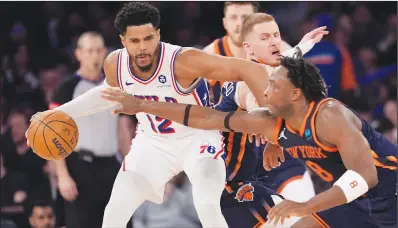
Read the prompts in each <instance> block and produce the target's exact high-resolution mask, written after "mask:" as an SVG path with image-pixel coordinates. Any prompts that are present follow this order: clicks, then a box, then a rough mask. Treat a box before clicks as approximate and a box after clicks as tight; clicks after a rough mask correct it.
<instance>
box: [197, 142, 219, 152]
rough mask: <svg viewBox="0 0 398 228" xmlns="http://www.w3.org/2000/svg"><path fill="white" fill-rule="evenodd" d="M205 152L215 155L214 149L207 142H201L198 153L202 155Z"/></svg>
mask: <svg viewBox="0 0 398 228" xmlns="http://www.w3.org/2000/svg"><path fill="white" fill-rule="evenodd" d="M205 151H206V152H207V153H210V154H214V153H216V148H215V147H214V146H212V145H210V144H209V142H202V145H200V153H201V154H203V153H204V152H205Z"/></svg>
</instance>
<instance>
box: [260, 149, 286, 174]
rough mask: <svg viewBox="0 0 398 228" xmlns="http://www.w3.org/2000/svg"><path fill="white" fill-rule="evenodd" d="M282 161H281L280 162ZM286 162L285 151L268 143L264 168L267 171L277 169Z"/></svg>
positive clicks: (264, 154)
mask: <svg viewBox="0 0 398 228" xmlns="http://www.w3.org/2000/svg"><path fill="white" fill-rule="evenodd" d="M279 160H280V161H279ZM284 161H285V155H284V154H283V149H282V148H281V147H280V146H278V145H275V144H272V143H268V144H267V145H266V146H265V148H264V151H263V167H264V169H265V170H267V171H271V169H274V168H277V167H279V166H280V165H281V162H284Z"/></svg>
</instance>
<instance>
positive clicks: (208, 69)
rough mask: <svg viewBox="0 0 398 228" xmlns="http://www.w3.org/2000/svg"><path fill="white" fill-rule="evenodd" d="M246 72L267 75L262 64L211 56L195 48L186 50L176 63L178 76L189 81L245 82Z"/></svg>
mask: <svg viewBox="0 0 398 228" xmlns="http://www.w3.org/2000/svg"><path fill="white" fill-rule="evenodd" d="M246 69H247V70H246ZM256 70H257V71H256ZM246 71H253V72H256V73H259V72H261V73H262V74H264V73H266V71H265V69H264V67H262V66H261V65H260V64H257V63H254V62H251V61H248V60H244V59H239V58H235V57H225V56H220V55H216V54H210V53H206V52H204V51H201V50H198V49H194V48H185V49H184V50H183V51H182V52H181V53H180V54H179V55H178V56H177V61H176V74H177V75H180V77H189V79H196V78H197V77H200V76H202V77H203V78H206V79H214V80H217V81H230V82H231V81H243V78H242V75H244V74H245V73H247V72H246ZM179 72H181V73H179ZM187 79H188V78H187Z"/></svg>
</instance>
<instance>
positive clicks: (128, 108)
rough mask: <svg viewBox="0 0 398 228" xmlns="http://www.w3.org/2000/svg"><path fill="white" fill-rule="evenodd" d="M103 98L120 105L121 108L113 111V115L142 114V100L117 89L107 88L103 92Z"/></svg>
mask: <svg viewBox="0 0 398 228" xmlns="http://www.w3.org/2000/svg"><path fill="white" fill-rule="evenodd" d="M101 97H102V98H103V99H105V100H108V101H113V102H116V103H119V104H120V106H121V107H119V108H118V109H115V110H113V111H112V113H113V114H118V113H124V114H129V115H134V114H136V113H137V112H140V104H141V100H140V99H138V98H135V97H134V96H132V95H130V94H128V93H126V92H124V91H122V90H120V89H116V88H107V89H105V90H103V91H102V95H101Z"/></svg>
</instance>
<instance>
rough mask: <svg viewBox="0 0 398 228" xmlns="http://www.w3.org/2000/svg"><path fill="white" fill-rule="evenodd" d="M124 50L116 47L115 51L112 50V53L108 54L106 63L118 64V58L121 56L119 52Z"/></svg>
mask: <svg viewBox="0 0 398 228" xmlns="http://www.w3.org/2000/svg"><path fill="white" fill-rule="evenodd" d="M122 51H123V49H116V50H114V51H112V52H111V53H109V54H108V56H106V58H105V61H104V65H108V64H112V65H113V64H115V65H116V64H117V61H118V58H119V54H120V53H121V52H122Z"/></svg>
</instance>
